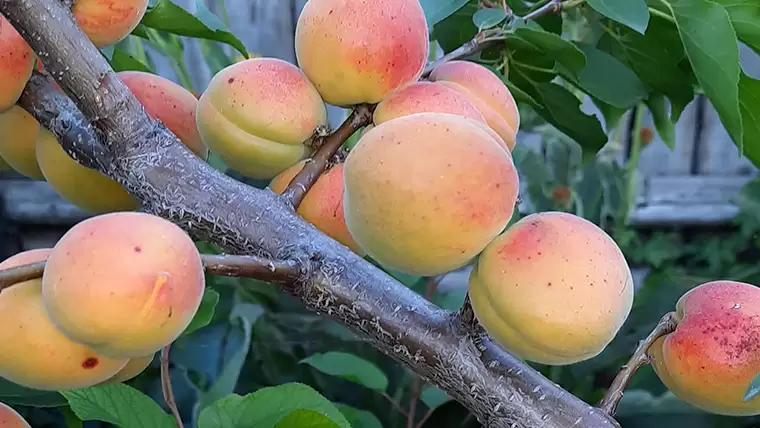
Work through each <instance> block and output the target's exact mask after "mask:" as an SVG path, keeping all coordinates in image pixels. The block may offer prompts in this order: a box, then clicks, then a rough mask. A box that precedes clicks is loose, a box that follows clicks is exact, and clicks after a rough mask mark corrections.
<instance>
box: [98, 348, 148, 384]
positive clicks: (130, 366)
mask: <svg viewBox="0 0 760 428" xmlns="http://www.w3.org/2000/svg"><path fill="white" fill-rule="evenodd" d="M154 356H155V354H150V355H149V356H147V357H139V358H132V359H131V360H129V362H127V365H126V366H124V368H123V369H121V370H119V372H118V373H116V374H115V375H114V376H113V377H111V378H109V379H108V380H106V381H105V382H103V384H110V383H122V382H126V381H128V380H131V379H133V378H135V377H137V375H139V374H140V373H142V372H144V371H145V369H147V368H148V366H149V365H150V363H151V362H153V357H154Z"/></svg>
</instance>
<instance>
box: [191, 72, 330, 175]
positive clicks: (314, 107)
mask: <svg viewBox="0 0 760 428" xmlns="http://www.w3.org/2000/svg"><path fill="white" fill-rule="evenodd" d="M196 121H197V125H198V131H200V135H201V138H202V139H203V142H204V143H205V144H206V146H208V147H209V148H210V149H211V151H212V152H214V153H216V154H217V155H219V157H220V158H221V159H222V160H223V161H224V163H226V164H227V165H228V166H229V167H231V168H232V169H234V170H236V171H238V172H239V173H240V174H242V175H244V176H247V177H250V178H254V179H260V180H264V179H272V178H274V176H276V175H277V174H279V173H280V172H282V171H284V170H285V169H286V168H288V167H290V166H292V165H293V164H295V163H297V162H298V161H300V160H301V159H303V158H305V157H306V156H307V155H308V154H309V153H310V152H311V150H310V149H309V148H308V147H307V146H306V145H305V144H304V142H305V141H306V140H307V139H308V138H309V137H310V136H311V135H312V134H313V133H314V131H315V130H316V129H317V128H318V127H321V126H325V125H327V108H326V106H325V103H324V101H322V98H320V96H319V93H318V92H317V90H316V89H315V88H314V85H312V84H311V82H309V79H307V78H306V76H305V75H304V74H303V72H301V70H299V69H298V68H297V67H296V66H294V65H293V64H290V63H289V62H286V61H283V60H280V59H276V58H253V59H247V60H245V61H241V62H238V63H235V64H232V65H230V66H229V67H227V68H225V69H223V70H221V71H220V72H219V73H217V74H216V75H215V76H214V77H213V78H212V79H211V82H209V84H208V88H207V89H206V91H205V92H203V95H201V98H200V100H199V101H198V111H197V115H196Z"/></svg>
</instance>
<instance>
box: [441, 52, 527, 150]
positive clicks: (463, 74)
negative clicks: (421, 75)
mask: <svg viewBox="0 0 760 428" xmlns="http://www.w3.org/2000/svg"><path fill="white" fill-rule="evenodd" d="M429 79H430V80H432V81H435V82H440V83H442V84H444V85H446V86H448V87H450V88H452V89H455V90H457V91H459V92H460V93H461V94H463V95H466V96H467V99H468V100H469V101H470V102H471V103H473V104H474V105H475V107H477V108H478V109H479V110H480V112H481V113H482V114H483V116H485V119H486V121H487V122H488V124H489V125H490V126H491V128H493V130H494V131H496V133H497V134H499V135H500V136H501V138H502V139H503V140H504V141H505V142H507V143H508V144H510V148H512V147H514V144H515V138H516V135H517V131H518V129H519V128H520V113H519V111H518V110H517V103H516V102H515V99H514V97H513V96H512V93H511V92H510V91H509V89H508V88H507V86H506V85H505V84H504V82H503V81H502V80H501V79H500V78H499V76H497V75H496V74H495V73H494V72H492V71H491V70H489V69H487V68H485V67H484V66H482V65H480V64H477V63H474V62H471V61H450V62H446V63H443V64H441V65H439V66H437V67H436V68H435V69H433V71H432V72H431V73H430V76H429Z"/></svg>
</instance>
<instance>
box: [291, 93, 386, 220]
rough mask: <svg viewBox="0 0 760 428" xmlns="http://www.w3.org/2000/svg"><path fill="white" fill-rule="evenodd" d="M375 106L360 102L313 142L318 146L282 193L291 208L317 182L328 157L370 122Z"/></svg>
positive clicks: (297, 204)
mask: <svg viewBox="0 0 760 428" xmlns="http://www.w3.org/2000/svg"><path fill="white" fill-rule="evenodd" d="M374 110H375V106H373V105H368V104H362V105H358V106H356V107H355V108H354V110H353V111H352V112H351V115H350V116H348V118H346V120H345V121H343V123H342V124H341V125H340V127H339V128H338V129H336V130H335V132H333V133H332V134H330V135H328V136H326V137H318V138H317V140H316V141H315V144H316V145H317V146H318V147H319V148H318V149H317V152H316V153H315V154H314V156H313V157H312V159H310V160H309V161H308V162H306V165H304V167H303V168H302V169H301V171H299V172H298V174H297V175H296V176H295V177H293V179H292V180H291V181H290V184H288V187H287V188H286V189H285V191H284V192H283V193H282V198H283V199H284V200H286V201H288V202H289V203H290V204H291V205H292V206H293V208H298V206H299V205H301V202H302V201H303V198H304V197H305V196H306V193H308V191H309V189H311V187H312V186H313V185H314V183H316V182H317V180H318V179H319V177H320V176H321V175H322V173H323V172H325V169H327V166H328V164H329V163H330V159H332V157H333V156H334V155H335V153H337V151H338V150H339V149H340V148H341V146H343V143H345V142H346V140H348V138H349V137H350V136H352V135H353V134H354V133H355V132H356V131H358V130H359V129H361V128H363V127H365V126H367V125H369V124H371V123H372V112H373V111H374Z"/></svg>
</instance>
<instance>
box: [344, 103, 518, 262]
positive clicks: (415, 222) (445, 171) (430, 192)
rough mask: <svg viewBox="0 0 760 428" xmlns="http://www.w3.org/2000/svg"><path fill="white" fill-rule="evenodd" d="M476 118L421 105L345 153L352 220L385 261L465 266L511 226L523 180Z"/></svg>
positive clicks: (356, 233)
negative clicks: (428, 110)
mask: <svg viewBox="0 0 760 428" xmlns="http://www.w3.org/2000/svg"><path fill="white" fill-rule="evenodd" d="M476 124H477V122H475V121H473V120H471V119H467V118H464V117H461V116H457V115H453V114H449V113H415V114H411V115H408V116H402V117H399V118H395V119H392V120H389V121H387V122H384V123H381V124H380V125H377V126H375V127H374V128H372V129H371V130H369V131H368V132H367V133H366V134H364V136H362V137H361V139H360V140H359V143H358V144H357V145H356V146H355V147H354V149H353V150H352V151H351V152H350V153H349V155H348V157H347V158H346V162H345V166H344V169H343V175H344V180H345V192H344V196H343V203H344V207H343V209H344V214H345V217H346V225H347V227H348V230H349V232H350V233H351V236H353V238H354V240H355V241H356V242H357V243H358V244H359V246H360V247H361V248H362V249H364V250H365V251H366V252H367V254H369V255H370V256H371V257H372V258H374V259H375V260H376V261H377V262H378V263H380V264H382V265H383V266H385V267H387V268H391V269H394V270H397V271H401V272H406V273H409V274H413V275H425V276H432V275H438V274H442V273H445V272H449V271H452V270H454V269H457V268H459V267H462V266H464V265H465V264H466V263H467V262H469V261H470V260H471V259H472V258H473V257H475V256H476V255H477V254H478V253H480V251H481V250H483V248H485V246H486V245H487V244H488V243H489V242H490V241H491V240H492V239H493V238H495V237H496V236H497V235H498V234H499V233H501V231H502V230H503V229H504V227H506V225H507V223H508V222H509V220H510V218H511V217H512V213H513V211H514V208H515V204H516V201H517V193H518V188H519V181H518V177H517V171H516V169H515V166H514V163H513V161H512V156H511V155H510V154H509V153H508V152H507V151H506V150H504V149H503V147H502V146H500V145H499V144H498V143H497V142H496V141H494V139H493V138H492V137H491V136H490V134H488V133H487V132H485V131H484V130H483V129H482V128H481V127H480V126H478V125H476Z"/></svg>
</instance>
